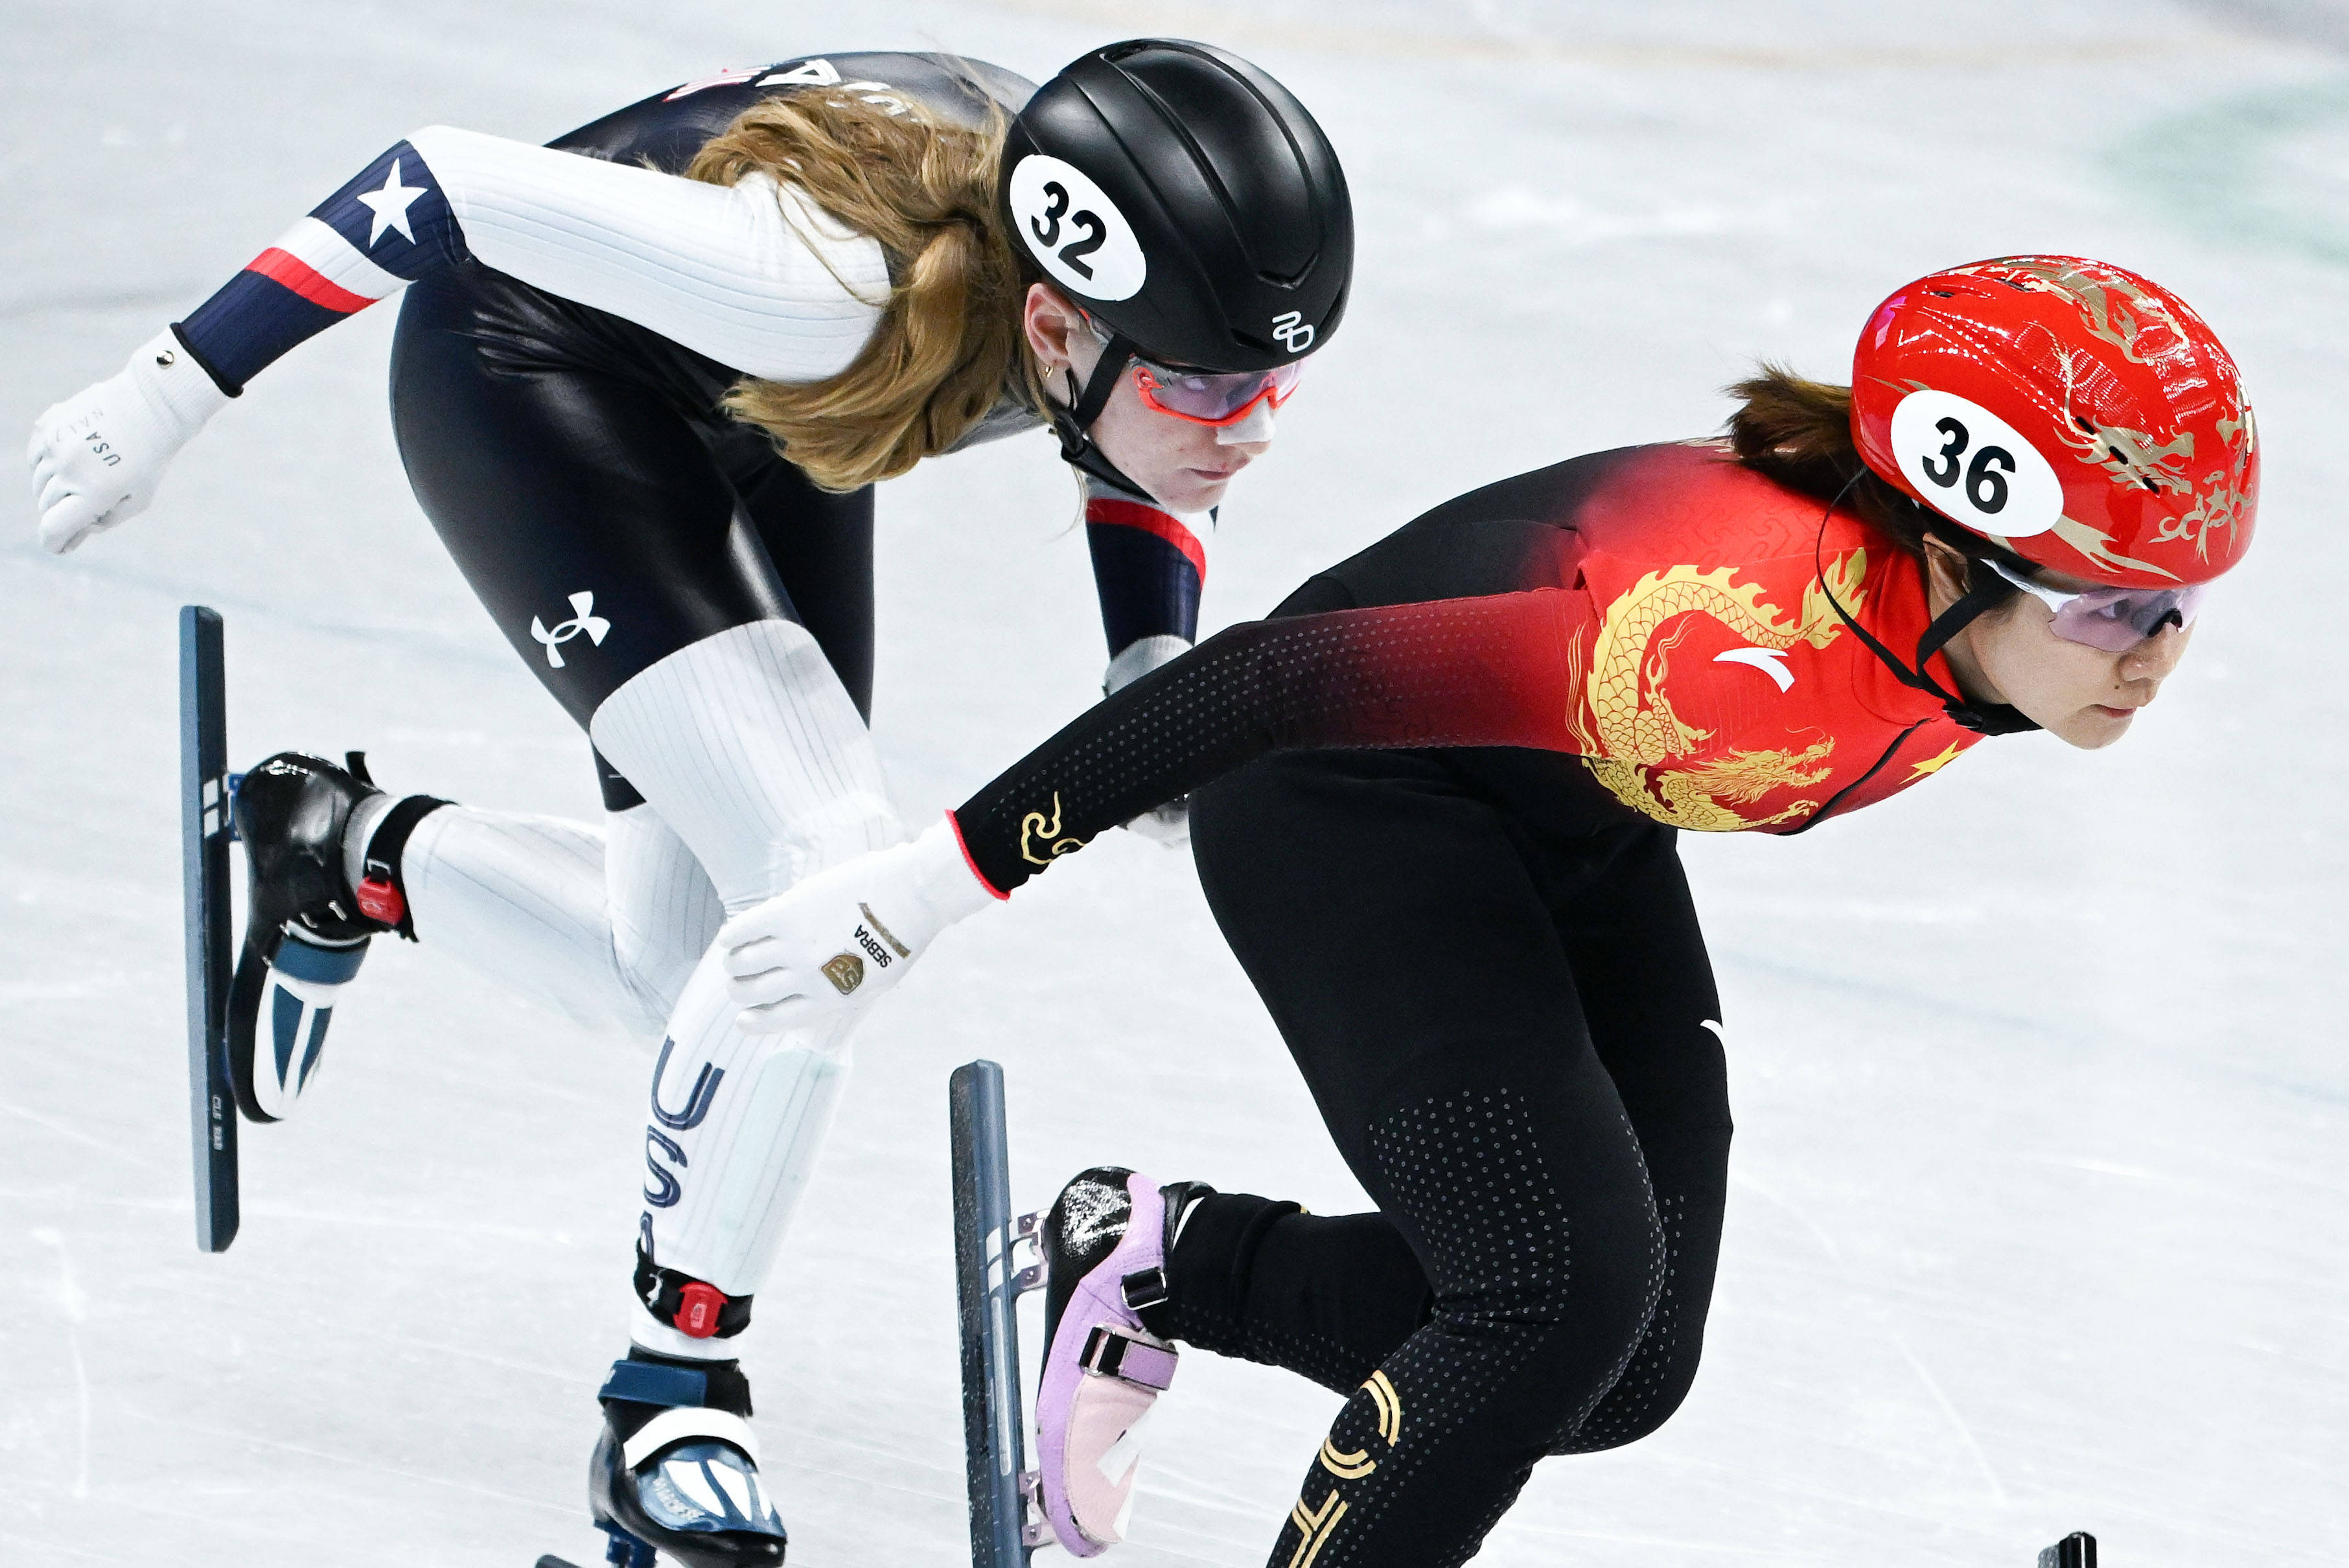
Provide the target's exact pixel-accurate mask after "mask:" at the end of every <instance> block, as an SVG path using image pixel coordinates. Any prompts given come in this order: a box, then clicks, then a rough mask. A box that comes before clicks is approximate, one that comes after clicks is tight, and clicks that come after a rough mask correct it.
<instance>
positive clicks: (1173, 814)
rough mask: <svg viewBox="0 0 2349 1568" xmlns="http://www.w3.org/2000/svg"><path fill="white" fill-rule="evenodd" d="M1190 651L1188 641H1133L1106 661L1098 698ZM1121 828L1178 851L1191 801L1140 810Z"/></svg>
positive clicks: (1186, 833)
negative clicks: (1106, 669) (1100, 692)
mask: <svg viewBox="0 0 2349 1568" xmlns="http://www.w3.org/2000/svg"><path fill="white" fill-rule="evenodd" d="M1190 651H1191V644H1190V641H1189V639H1187V638H1184V637H1176V636H1156V637H1138V638H1136V639H1135V640H1134V641H1133V642H1131V643H1128V644H1127V645H1125V649H1124V651H1123V653H1121V654H1119V655H1117V657H1115V658H1113V659H1112V660H1110V662H1109V669H1108V671H1107V672H1106V673H1105V674H1104V675H1103V676H1102V696H1116V695H1117V694H1118V693H1119V692H1121V691H1123V690H1124V689H1125V688H1126V687H1127V686H1132V685H1133V683H1134V682H1135V681H1138V680H1140V679H1141V678H1142V677H1143V676H1146V675H1148V674H1149V673H1150V672H1151V671H1153V670H1154V669H1156V668H1158V667H1159V666H1160V665H1167V664H1172V663H1174V661H1175V660H1176V659H1179V658H1181V657H1182V656H1183V655H1185V654H1187V653H1189V652H1190ZM1125 826H1126V828H1127V830H1129V831H1132V832H1136V833H1139V834H1141V835H1142V836H1143V838H1145V839H1150V840H1154V841H1156V842H1158V843H1160V844H1163V845H1164V846H1165V847H1166V848H1168V849H1170V850H1179V849H1182V848H1184V847H1185V846H1186V845H1188V844H1189V843H1190V841H1191V798H1190V797H1189V796H1188V795H1185V796H1184V797H1183V798H1182V799H1179V800H1169V801H1167V802H1166V804H1164V806H1158V807H1154V808H1153V809H1152V810H1147V811H1144V812H1143V814H1142V815H1141V816H1139V817H1136V818H1135V819H1133V820H1132V821H1131V822H1128V823H1126V824H1125Z"/></svg>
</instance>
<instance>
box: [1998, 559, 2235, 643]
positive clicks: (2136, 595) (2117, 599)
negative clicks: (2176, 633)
mask: <svg viewBox="0 0 2349 1568" xmlns="http://www.w3.org/2000/svg"><path fill="white" fill-rule="evenodd" d="M1982 564H1983V565H1985V566H1988V567H1989V568H1990V569H1991V570H1992V572H1995V573H1998V574H1999V576H2001V577H2002V578H2003V579H2005V580H2006V581H2007V582H2008V583H2013V585H2014V586H2015V587H2017V588H2020V589H2022V590H2023V592H2024V593H2028V594H2030V595H2031V596H2032V597H2033V598H2034V599H2036V600H2038V601H2039V602H2040V603H2043V604H2044V605H2046V606H2047V611H2048V614H2050V615H2052V616H2054V620H2053V621H2051V622H2050V623H2049V624H2048V628H2047V629H2048V630H2049V631H2051V632H2053V633H2054V634H2056V635H2057V636H2059V637H2061V638H2063V639H2064V641H2065V642H2069V643H2085V644H2086V645H2088V646H2090V647H2092V648H2102V649H2103V650H2104V651H2105V652H2106V653H2108V654H2125V653H2127V652H2128V651H2129V650H2130V649H2131V648H2133V647H2136V646H2137V645H2138V644H2139V643H2141V642H2143V641H2145V640H2146V639H2147V637H2151V636H2157V635H2158V634H2160V632H2161V629H2162V628H2163V627H2164V626H2173V625H2174V626H2178V627H2180V628H2183V627H2187V626H2190V625H2192V624H2194V617H2195V616H2196V615H2197V614H2199V613H2200V612H2201V609H2202V600H2203V597H2204V596H2205V595H2206V594H2207V593H2209V589H2210V585H2209V583H2194V584H2192V585H2191V586H2189V587H2184V588H2090V589H2088V590H2086V591H2085V592H2084V593H2062V592H2060V591H2059V590H2056V589H2054V588H2043V587H2041V586H2040V585H2039V584H2038V583H2032V582H2027V581H2025V580H2024V579H2023V578H2021V577H2018V576H2016V575H2015V574H2014V573H2012V572H2009V571H2008V570H2007V569H2006V568H2005V567H2003V566H2001V565H2000V564H1999V563H1998V562H1995V561H1985V562H1982Z"/></svg>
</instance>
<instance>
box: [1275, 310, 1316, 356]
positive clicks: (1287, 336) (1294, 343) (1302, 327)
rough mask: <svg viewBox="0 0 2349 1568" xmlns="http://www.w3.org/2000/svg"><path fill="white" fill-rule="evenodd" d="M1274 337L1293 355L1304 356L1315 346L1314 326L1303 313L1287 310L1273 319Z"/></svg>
mask: <svg viewBox="0 0 2349 1568" xmlns="http://www.w3.org/2000/svg"><path fill="white" fill-rule="evenodd" d="M1272 335H1273V336H1275V337H1277V338H1278V339H1280V346H1282V347H1283V348H1286V349H1288V352H1289V353H1291V354H1302V353H1304V352H1305V351H1306V350H1307V349H1309V348H1310V347H1312V346H1313V324H1312V323H1311V322H1309V321H1307V320H1306V319H1305V315H1304V313H1303V312H1301V311H1294V310H1285V311H1282V312H1281V313H1280V314H1279V315H1276V316H1274V317H1273V318H1272Z"/></svg>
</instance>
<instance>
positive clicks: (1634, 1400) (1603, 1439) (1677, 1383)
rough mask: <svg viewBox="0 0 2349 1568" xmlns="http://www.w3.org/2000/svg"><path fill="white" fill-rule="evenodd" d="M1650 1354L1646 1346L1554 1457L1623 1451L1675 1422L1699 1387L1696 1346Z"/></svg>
mask: <svg viewBox="0 0 2349 1568" xmlns="http://www.w3.org/2000/svg"><path fill="white" fill-rule="evenodd" d="M1658 1351H1659V1353H1657V1354H1654V1355H1651V1354H1650V1346H1648V1344H1646V1343H1645V1342H1643V1343H1642V1345H1641V1347H1640V1354H1638V1355H1636V1356H1634V1357H1632V1360H1631V1364H1630V1366H1629V1367H1625V1368H1624V1371H1623V1375H1622V1376H1621V1377H1619V1378H1617V1379H1616V1381H1615V1386H1614V1387H1612V1388H1610V1389H1609V1390H1608V1392H1607V1396H1606V1398H1603V1399H1601V1400H1600V1401H1599V1404H1598V1406H1597V1408H1594V1409H1593V1410H1592V1411H1591V1412H1590V1413H1589V1415H1588V1416H1587V1417H1585V1418H1583V1419H1582V1420H1581V1421H1580V1422H1579V1423H1578V1424H1576V1425H1575V1426H1574V1427H1573V1429H1571V1430H1569V1431H1568V1432H1566V1433H1565V1434H1564V1435H1563V1436H1562V1437H1561V1438H1560V1439H1559V1440H1558V1441H1557V1443H1556V1444H1555V1445H1553V1446H1552V1448H1551V1449H1550V1452H1551V1453H1553V1454H1595V1453H1599V1452H1600V1451H1602V1450H1603V1449H1619V1448H1622V1447H1623V1446H1624V1445H1625V1444H1627V1443H1636V1442H1638V1441H1639V1440H1640V1439H1641V1438H1644V1437H1648V1436H1651V1434H1653V1433H1655V1432H1658V1431H1661V1429H1663V1425H1664V1423H1665V1422H1666V1421H1669V1420H1671V1418H1672V1416H1673V1414H1674V1413H1675V1412H1677V1411H1678V1410H1679V1409H1680V1408H1681V1405H1682V1401H1684V1400H1685V1399H1687V1398H1688V1396H1689V1389H1690V1388H1691V1387H1693V1386H1694V1385H1695V1382H1696V1365H1697V1357H1696V1352H1695V1349H1694V1347H1693V1346H1692V1347H1690V1348H1689V1349H1688V1350H1687V1351H1686V1353H1685V1354H1682V1353H1680V1352H1679V1349H1678V1347H1677V1346H1660V1347H1658Z"/></svg>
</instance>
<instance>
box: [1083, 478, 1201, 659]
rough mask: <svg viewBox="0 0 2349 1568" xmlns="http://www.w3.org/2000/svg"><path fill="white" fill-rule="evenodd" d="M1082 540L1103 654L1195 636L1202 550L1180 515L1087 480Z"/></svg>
mask: <svg viewBox="0 0 2349 1568" xmlns="http://www.w3.org/2000/svg"><path fill="white" fill-rule="evenodd" d="M1085 542H1086V544H1087V545H1088V546H1089V547H1090V548H1091V550H1092V558H1093V586H1094V587H1095V589H1096V590H1097V591H1098V592H1099V593H1100V595H1101V612H1102V631H1103V632H1105V633H1107V634H1108V637H1109V652H1110V657H1111V658H1112V659H1114V658H1116V657H1117V656H1118V655H1121V654H1123V653H1124V652H1125V651H1126V650H1127V649H1128V648H1131V647H1133V645H1135V644H1137V643H1140V642H1143V641H1145V640H1147V639H1149V638H1153V637H1176V638H1180V639H1181V640H1182V641H1183V642H1185V643H1186V644H1187V643H1192V642H1195V641H1196V640H1197V639H1198V634H1199V592H1200V590H1201V589H1202V588H1203V587H1204V586H1205V585H1206V579H1207V552H1206V545H1205V543H1204V542H1202V541H1201V539H1200V537H1199V535H1198V533H1197V532H1196V531H1195V530H1194V529H1193V528H1192V527H1191V526H1190V525H1189V524H1188V523H1186V522H1185V521H1183V520H1182V519H1181V518H1178V517H1176V516H1174V514H1173V513H1171V512H1168V511H1164V510H1163V509H1162V508H1160V507H1157V506H1155V505H1153V504H1152V503H1151V502H1149V501H1145V500H1140V499H1138V498H1136V497H1133V496H1130V495H1127V494H1125V493H1124V492H1123V491H1121V490H1111V489H1109V488H1108V487H1107V486H1104V485H1100V484H1098V483H1094V482H1092V481H1090V480H1089V481H1088V482H1087V485H1086V493H1085ZM1178 651H1179V650H1178Z"/></svg>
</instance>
